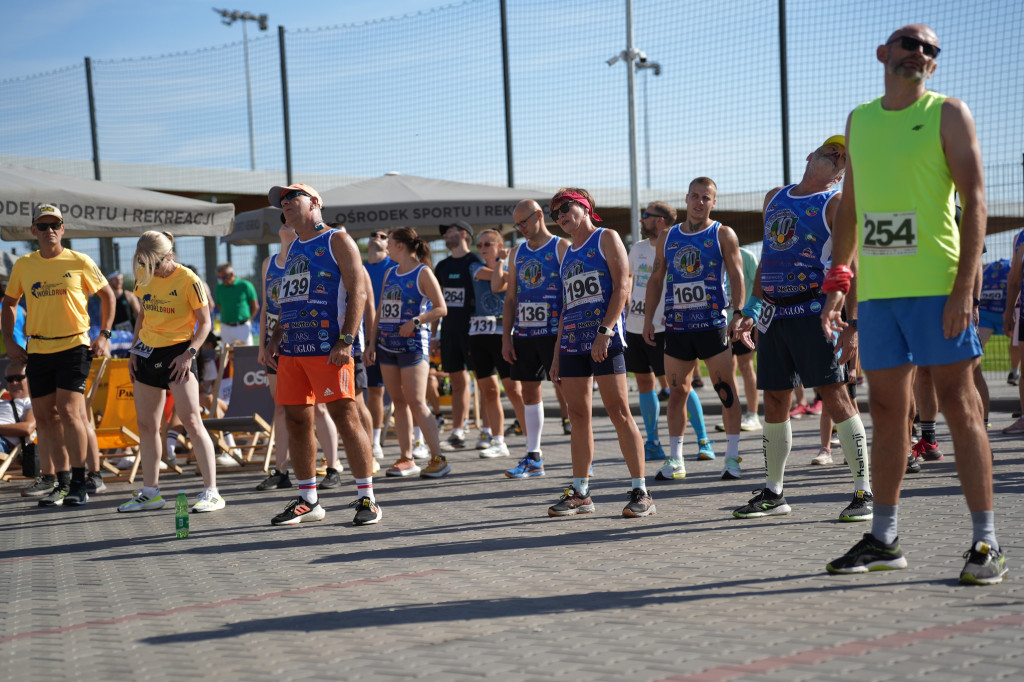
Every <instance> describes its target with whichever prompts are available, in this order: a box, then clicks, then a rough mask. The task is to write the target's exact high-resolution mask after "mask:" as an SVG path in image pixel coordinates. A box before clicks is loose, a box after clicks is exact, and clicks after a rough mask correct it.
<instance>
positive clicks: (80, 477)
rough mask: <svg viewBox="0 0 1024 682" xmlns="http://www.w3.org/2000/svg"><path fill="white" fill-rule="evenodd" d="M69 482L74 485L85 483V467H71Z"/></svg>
mask: <svg viewBox="0 0 1024 682" xmlns="http://www.w3.org/2000/svg"><path fill="white" fill-rule="evenodd" d="M71 480H72V481H73V482H74V483H85V467H71Z"/></svg>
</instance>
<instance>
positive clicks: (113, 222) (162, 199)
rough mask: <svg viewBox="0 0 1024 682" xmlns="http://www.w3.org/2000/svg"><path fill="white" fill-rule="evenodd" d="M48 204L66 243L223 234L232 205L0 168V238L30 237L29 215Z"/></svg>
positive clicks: (231, 215)
mask: <svg viewBox="0 0 1024 682" xmlns="http://www.w3.org/2000/svg"><path fill="white" fill-rule="evenodd" d="M39 204H54V205H56V206H57V207H58V208H60V210H61V213H63V214H64V224H65V225H66V227H67V236H68V238H69V239H80V238H88V237H137V236H139V235H140V234H142V233H143V232H145V231H146V230H162V231H164V232H169V233H171V234H173V235H175V236H199V237H219V236H222V235H225V234H228V233H229V232H230V231H231V226H232V223H233V221H234V214H235V207H234V206H233V205H231V204H212V203H210V202H207V201H200V200H198V199H187V198H185V197H179V196H175V195H173V194H163V193H162V192H152V191H150V190H145V189H138V188H135V187H123V186H121V185H114V184H111V183H109V182H99V181H97V180H87V179H83V178H76V177H71V176H67V175H58V174H57V173H49V172H47V171H41V170H35V169H32V168H21V167H18V166H0V238H2V239H4V240H6V241H16V240H24V239H32V233H31V232H30V229H29V228H30V227H31V224H32V212H33V210H34V209H35V207H36V206H38V205H39Z"/></svg>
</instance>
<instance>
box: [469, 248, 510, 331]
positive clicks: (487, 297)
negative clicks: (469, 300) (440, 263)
mask: <svg viewBox="0 0 1024 682" xmlns="http://www.w3.org/2000/svg"><path fill="white" fill-rule="evenodd" d="M485 267H487V266H486V265H485V264H484V263H473V264H471V265H470V266H469V274H470V275H472V277H473V293H474V294H475V298H476V305H475V307H474V310H473V315H472V316H471V317H470V318H469V335H470V336H481V335H485V334H500V333H501V317H502V313H503V312H504V310H505V292H504V291H503V292H501V293H498V294H496V293H494V292H493V291H491V281H490V280H489V279H477V277H476V273H477V272H479V271H480V270H482V269H483V268H485Z"/></svg>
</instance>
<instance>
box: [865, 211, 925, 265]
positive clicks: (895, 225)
mask: <svg viewBox="0 0 1024 682" xmlns="http://www.w3.org/2000/svg"><path fill="white" fill-rule="evenodd" d="M861 238H862V240H863V241H862V243H861V251H862V252H863V253H864V254H865V255H868V256H913V255H914V254H916V253H917V213H916V212H915V211H908V212H906V213H865V214H864V225H863V229H862V230H861Z"/></svg>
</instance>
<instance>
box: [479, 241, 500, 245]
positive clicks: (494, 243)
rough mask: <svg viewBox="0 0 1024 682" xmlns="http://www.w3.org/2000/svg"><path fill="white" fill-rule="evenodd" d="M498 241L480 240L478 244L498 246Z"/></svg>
mask: <svg viewBox="0 0 1024 682" xmlns="http://www.w3.org/2000/svg"><path fill="white" fill-rule="evenodd" d="M497 245H498V243H497V242H480V243H479V244H477V246H497Z"/></svg>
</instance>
